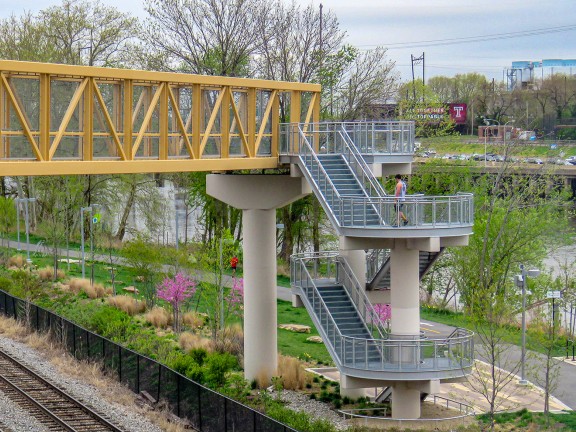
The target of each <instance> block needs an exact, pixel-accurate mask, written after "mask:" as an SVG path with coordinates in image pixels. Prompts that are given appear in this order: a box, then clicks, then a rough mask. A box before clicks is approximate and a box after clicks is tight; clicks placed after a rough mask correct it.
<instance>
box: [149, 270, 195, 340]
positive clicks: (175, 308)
mask: <svg viewBox="0 0 576 432" xmlns="http://www.w3.org/2000/svg"><path fill="white" fill-rule="evenodd" d="M195 292H196V282H195V281H193V280H192V279H190V278H189V277H188V276H186V275H184V274H182V273H176V276H174V277H173V278H169V277H167V278H166V279H164V280H163V281H162V282H161V283H160V285H158V291H157V295H158V298H160V299H162V300H164V301H166V302H167V303H169V304H170V306H172V313H173V316H174V331H175V332H176V333H179V332H180V328H181V325H180V321H181V316H180V315H181V311H180V308H181V307H182V303H184V302H185V301H186V300H187V299H189V298H190V297H192V296H193V295H194V293H195Z"/></svg>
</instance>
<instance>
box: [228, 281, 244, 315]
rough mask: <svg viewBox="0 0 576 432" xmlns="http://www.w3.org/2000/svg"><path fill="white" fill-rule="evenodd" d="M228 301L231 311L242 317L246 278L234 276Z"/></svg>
mask: <svg viewBox="0 0 576 432" xmlns="http://www.w3.org/2000/svg"><path fill="white" fill-rule="evenodd" d="M227 301H228V307H229V309H228V310H229V313H230V314H232V315H238V316H239V317H242V308H243V306H244V279H242V278H234V281H233V283H232V288H231V289H230V292H229V293H228V299H227Z"/></svg>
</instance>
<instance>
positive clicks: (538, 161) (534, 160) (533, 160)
mask: <svg viewBox="0 0 576 432" xmlns="http://www.w3.org/2000/svg"><path fill="white" fill-rule="evenodd" d="M525 162H526V163H530V164H536V165H542V164H543V163H544V162H542V159H539V158H527V159H526V160H525Z"/></svg>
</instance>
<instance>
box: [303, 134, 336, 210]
mask: <svg viewBox="0 0 576 432" xmlns="http://www.w3.org/2000/svg"><path fill="white" fill-rule="evenodd" d="M298 132H299V134H300V135H301V136H302V144H303V145H300V146H299V149H300V152H299V157H300V160H301V161H302V164H303V165H304V166H305V167H306V168H307V169H308V170H310V177H309V178H308V180H309V181H310V182H311V183H312V184H313V185H314V187H315V189H316V190H317V191H318V193H319V194H320V195H322V196H323V197H324V199H325V200H326V202H327V203H333V202H334V201H335V200H334V198H336V200H337V201H338V202H341V201H342V198H341V196H340V193H339V192H338V189H336V186H335V185H334V183H333V182H332V179H331V178H330V176H328V173H327V172H326V170H325V169H324V167H323V166H322V164H321V163H320V160H319V159H318V156H317V155H316V152H314V149H313V148H312V145H311V144H310V143H309V142H308V140H307V139H306V136H305V135H304V132H303V131H302V129H301V128H300V127H298ZM303 149H305V150H307V152H306V153H303V152H302V150H303ZM306 157H308V158H309V160H310V162H311V163H310V167H308V165H307V164H306V159H305V158H306ZM314 167H316V169H317V173H318V174H320V173H322V176H321V177H322V178H323V179H324V187H325V190H326V193H328V192H331V195H332V200H331V201H328V197H327V196H326V195H325V194H324V193H323V192H322V189H321V188H320V185H319V184H318V183H316V180H315V179H314V175H313V174H314V173H313V171H311V170H312V169H314ZM318 179H320V175H319V176H318ZM327 186H330V187H329V188H328V187H327ZM327 207H328V208H327V210H328V211H329V212H330V213H331V214H332V216H333V217H334V219H335V220H338V218H337V217H336V215H335V214H334V212H333V211H332V205H328V206H327Z"/></svg>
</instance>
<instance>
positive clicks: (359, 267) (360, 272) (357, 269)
mask: <svg viewBox="0 0 576 432" xmlns="http://www.w3.org/2000/svg"><path fill="white" fill-rule="evenodd" d="M340 254H341V255H342V256H344V257H345V258H346V261H348V264H349V265H350V268H352V272H353V273H354V275H356V278H357V279H358V282H360V286H361V287H362V288H364V287H366V252H364V251H363V250H341V251H340Z"/></svg>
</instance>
